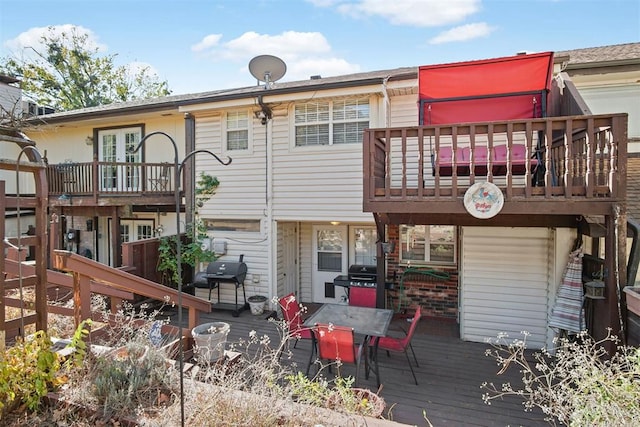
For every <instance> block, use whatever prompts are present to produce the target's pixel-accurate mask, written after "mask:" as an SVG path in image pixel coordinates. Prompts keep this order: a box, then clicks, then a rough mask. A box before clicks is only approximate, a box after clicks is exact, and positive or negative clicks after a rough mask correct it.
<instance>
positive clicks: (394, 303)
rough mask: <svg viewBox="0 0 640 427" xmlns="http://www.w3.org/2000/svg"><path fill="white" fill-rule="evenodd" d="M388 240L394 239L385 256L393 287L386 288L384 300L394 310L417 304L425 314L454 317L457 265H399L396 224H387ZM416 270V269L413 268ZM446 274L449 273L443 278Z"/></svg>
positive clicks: (455, 311)
mask: <svg viewBox="0 0 640 427" xmlns="http://www.w3.org/2000/svg"><path fill="white" fill-rule="evenodd" d="M387 236H388V237H387V239H388V241H394V242H396V245H395V248H394V250H393V252H392V253H390V254H388V256H387V262H388V267H387V275H388V276H387V280H388V281H391V282H393V283H394V289H390V290H389V291H388V292H387V304H388V306H389V308H393V309H395V310H398V309H400V310H403V309H407V308H408V309H411V308H415V307H416V306H417V305H420V307H421V308H422V311H423V315H424V316H430V317H440V318H447V319H456V318H457V316H458V270H457V268H456V267H428V266H424V267H419V268H416V266H415V265H414V266H412V267H411V268H410V269H409V272H407V274H405V271H407V270H408V267H407V266H405V265H399V250H400V244H399V227H398V226H397V225H392V226H389V228H388V230H387ZM415 270H419V271H415ZM445 276H448V277H446V278H445Z"/></svg>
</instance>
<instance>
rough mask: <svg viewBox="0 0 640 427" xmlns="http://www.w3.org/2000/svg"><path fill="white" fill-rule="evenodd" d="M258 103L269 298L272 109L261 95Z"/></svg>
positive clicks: (272, 278)
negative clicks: (262, 146) (261, 135)
mask: <svg viewBox="0 0 640 427" xmlns="http://www.w3.org/2000/svg"><path fill="white" fill-rule="evenodd" d="M257 101H258V105H260V109H261V110H262V114H261V117H260V120H261V123H262V125H263V126H264V145H265V147H264V157H265V159H264V163H265V171H264V197H265V200H264V202H265V212H264V214H265V234H266V236H267V276H268V281H267V285H268V291H269V299H271V297H273V296H274V295H276V294H277V286H278V283H277V277H276V273H277V269H276V268H275V266H274V265H275V254H276V253H277V249H278V248H277V239H276V238H275V231H276V230H277V227H274V223H273V147H272V145H273V137H272V133H273V132H272V126H273V124H272V123H271V118H272V111H271V108H269V106H268V105H267V104H265V103H264V101H263V99H262V95H259V96H258V97H257Z"/></svg>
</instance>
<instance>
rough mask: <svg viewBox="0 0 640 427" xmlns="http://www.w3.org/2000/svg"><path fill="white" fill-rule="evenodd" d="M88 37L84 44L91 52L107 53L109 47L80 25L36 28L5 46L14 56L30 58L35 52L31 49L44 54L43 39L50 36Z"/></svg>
mask: <svg viewBox="0 0 640 427" xmlns="http://www.w3.org/2000/svg"><path fill="white" fill-rule="evenodd" d="M63 33H64V34H73V33H75V34H76V35H86V36H87V40H86V42H85V44H84V46H85V48H87V49H89V50H94V49H97V50H98V51H99V52H105V51H107V46H106V45H104V44H102V43H99V42H98V37H97V36H96V35H95V34H94V33H93V31H91V30H89V29H87V28H84V27H82V26H78V25H72V24H64V25H52V26H50V27H34V28H30V29H28V30H27V31H25V32H23V33H20V34H19V35H18V37H16V38H14V39H11V40H7V41H6V42H5V46H6V47H7V48H8V49H9V50H10V51H11V52H12V53H13V54H14V55H20V56H22V57H25V56H27V57H30V56H32V55H33V52H32V51H31V49H29V48H33V49H35V50H37V51H39V52H43V51H44V49H43V47H44V46H43V44H42V37H43V36H50V35H58V36H59V35H62V34H63Z"/></svg>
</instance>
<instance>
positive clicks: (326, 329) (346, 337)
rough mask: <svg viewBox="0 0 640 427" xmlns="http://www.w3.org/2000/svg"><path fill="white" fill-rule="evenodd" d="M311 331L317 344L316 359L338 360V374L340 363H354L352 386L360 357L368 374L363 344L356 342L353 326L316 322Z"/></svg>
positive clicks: (356, 378) (358, 367)
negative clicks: (354, 371)
mask: <svg viewBox="0 0 640 427" xmlns="http://www.w3.org/2000/svg"><path fill="white" fill-rule="evenodd" d="M313 332H314V334H315V337H316V342H317V346H318V359H320V360H333V361H337V362H339V363H338V365H337V371H338V372H337V373H338V376H339V375H340V365H341V364H343V363H352V364H355V365H356V376H355V383H354V386H357V385H358V374H359V373H360V361H361V359H362V357H364V359H365V360H364V363H365V373H366V374H367V376H368V373H369V372H368V370H369V365H368V362H367V354H366V351H364V349H363V348H364V344H356V342H355V333H354V331H353V328H348V327H345V326H336V325H328V324H323V323H316V324H315V326H314V329H313ZM329 368H331V366H329Z"/></svg>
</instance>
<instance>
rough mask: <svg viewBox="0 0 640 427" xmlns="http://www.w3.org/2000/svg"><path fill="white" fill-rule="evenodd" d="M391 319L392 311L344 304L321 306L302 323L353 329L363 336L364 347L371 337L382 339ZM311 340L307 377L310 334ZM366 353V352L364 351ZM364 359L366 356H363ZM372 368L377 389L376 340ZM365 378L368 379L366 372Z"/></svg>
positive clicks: (312, 335)
mask: <svg viewBox="0 0 640 427" xmlns="http://www.w3.org/2000/svg"><path fill="white" fill-rule="evenodd" d="M392 317H393V310H388V309H385V308H371V307H358V306H353V305H345V304H323V305H322V307H320V308H319V309H318V311H316V312H315V313H314V314H312V315H311V316H310V317H309V318H307V320H305V322H304V326H305V327H308V328H313V326H314V325H315V324H316V323H325V324H329V323H330V324H333V325H336V326H346V327H350V328H353V331H354V332H355V333H356V334H362V335H364V336H365V341H364V342H365V345H368V344H369V340H370V339H371V337H384V336H385V335H386V334H387V330H388V329H389V324H390V323H391V318H392ZM311 337H312V339H313V342H314V344H313V346H312V348H311V355H310V356H309V364H308V365H307V375H309V370H310V368H311V362H312V359H313V354H314V349H315V335H314V334H311ZM365 351H366V350H365ZM365 357H366V356H365ZM372 357H373V360H372V362H373V366H371V365H369V368H370V369H372V370H373V371H374V373H375V374H376V380H377V383H378V387H380V368H379V366H378V340H375V344H374V346H373V352H372ZM366 377H367V378H368V377H369V372H368V370H367V372H366Z"/></svg>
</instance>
